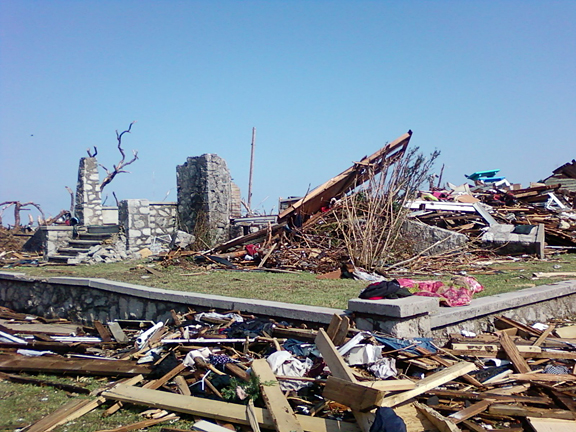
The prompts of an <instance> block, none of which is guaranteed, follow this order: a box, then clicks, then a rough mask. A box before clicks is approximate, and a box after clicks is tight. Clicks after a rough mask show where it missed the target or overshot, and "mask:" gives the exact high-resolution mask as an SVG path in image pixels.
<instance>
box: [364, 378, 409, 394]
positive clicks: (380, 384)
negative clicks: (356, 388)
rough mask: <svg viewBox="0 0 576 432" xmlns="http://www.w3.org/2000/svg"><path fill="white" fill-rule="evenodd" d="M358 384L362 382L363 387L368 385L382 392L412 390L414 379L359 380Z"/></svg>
mask: <svg viewBox="0 0 576 432" xmlns="http://www.w3.org/2000/svg"><path fill="white" fill-rule="evenodd" d="M359 384H362V385H363V386H364V387H370V388H373V389H376V390H380V391H384V392H395V391H404V390H412V389H413V388H414V387H416V384H415V383H414V381H411V380H409V379H398V380H392V379H391V380H380V381H362V382H359Z"/></svg>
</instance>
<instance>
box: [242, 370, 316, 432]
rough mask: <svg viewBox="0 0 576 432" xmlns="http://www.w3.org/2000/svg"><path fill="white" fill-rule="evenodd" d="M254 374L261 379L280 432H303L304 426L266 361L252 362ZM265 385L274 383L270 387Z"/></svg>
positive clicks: (270, 409) (262, 391)
mask: <svg viewBox="0 0 576 432" xmlns="http://www.w3.org/2000/svg"><path fill="white" fill-rule="evenodd" d="M252 373H253V374H254V375H256V376H257V377H258V378H260V391H261V393H262V397H263V399H264V403H266V407H267V408H268V412H269V413H270V416H271V417H272V421H273V422H274V426H275V429H276V430H277V431H278V432H303V431H304V429H302V426H301V425H300V423H299V422H298V419H297V418H296V414H294V412H293V411H292V407H291V406H290V404H289V403H288V401H287V400H286V398H285V397H284V394H283V393H282V390H280V385H279V383H278V381H277V380H276V376H275V375H274V372H272V369H270V365H269V364H268V361H267V360H266V359H259V360H254V361H253V362H252ZM264 383H274V384H273V385H268V384H264Z"/></svg>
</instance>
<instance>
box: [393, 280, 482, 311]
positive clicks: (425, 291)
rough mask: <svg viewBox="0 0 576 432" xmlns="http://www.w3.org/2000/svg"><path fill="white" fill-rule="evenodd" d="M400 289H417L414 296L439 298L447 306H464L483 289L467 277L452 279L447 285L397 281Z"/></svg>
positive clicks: (438, 282)
mask: <svg viewBox="0 0 576 432" xmlns="http://www.w3.org/2000/svg"><path fill="white" fill-rule="evenodd" d="M397 280H398V283H399V284H400V286H401V287H404V288H408V289H411V290H414V289H417V290H418V291H417V292H415V293H414V295H419V296H424V297H440V299H441V300H442V301H443V302H444V303H446V304H447V305H448V306H466V305H468V304H470V302H471V301H472V296H473V295H474V294H476V293H478V292H480V291H482V290H484V287H483V286H482V285H480V284H479V283H478V281H477V280H476V279H474V278H473V277H469V276H466V277H464V276H457V277H454V278H452V280H451V281H450V283H449V284H448V285H444V283H443V282H442V281H432V280H427V281H416V280H413V279H397Z"/></svg>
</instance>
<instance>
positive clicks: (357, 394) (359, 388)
mask: <svg viewBox="0 0 576 432" xmlns="http://www.w3.org/2000/svg"><path fill="white" fill-rule="evenodd" d="M322 396H323V397H324V398H325V399H330V400H333V401H335V402H338V403H341V404H343V405H346V406H348V407H350V408H352V410H355V411H367V410H369V409H372V408H374V407H376V406H378V403H379V402H380V400H381V399H382V398H383V397H384V393H383V392H382V391H380V390H377V389H375V388H370V387H368V386H365V385H363V384H362V383H353V382H350V381H347V380H343V379H340V378H336V377H334V376H331V377H328V380H327V381H326V386H325V387H324V390H323V391H322Z"/></svg>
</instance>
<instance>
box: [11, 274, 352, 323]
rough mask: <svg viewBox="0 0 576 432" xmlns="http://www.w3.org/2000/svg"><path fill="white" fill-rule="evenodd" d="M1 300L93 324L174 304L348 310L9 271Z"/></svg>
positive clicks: (270, 311) (293, 314) (326, 318)
mask: <svg viewBox="0 0 576 432" xmlns="http://www.w3.org/2000/svg"><path fill="white" fill-rule="evenodd" d="M0 305H1V306H4V307H8V308H10V309H12V310H15V311H18V312H22V313H30V314H34V315H39V316H43V317H46V318H66V319H69V320H71V321H73V322H76V323H84V324H88V325H91V324H92V323H93V322H94V320H99V321H101V322H107V321H113V320H115V319H137V320H153V321H160V320H162V321H166V320H168V319H169V318H170V317H171V313H170V311H171V310H172V309H173V310H175V311H177V312H188V311H189V308H192V309H194V310H197V311H199V312H201V311H207V310H217V311H219V312H223V311H230V310H241V311H243V312H245V313H249V314H258V315H259V316H262V317H273V318H276V319H279V320H280V319H287V320H291V321H298V322H307V323H321V324H328V323H330V320H331V319H332V316H333V314H335V313H337V314H342V313H343V312H344V311H342V310H339V309H331V308H324V307H315V306H306V305H293V304H290V303H281V302H272V301H265V300H258V301H254V300H252V299H241V298H233V297H225V296H218V295H209V294H196V293H186V292H181V291H169V290H164V289H159V288H149V287H144V286H140V285H133V284H127V283H122V282H113V281H108V280H105V279H85V278H72V277H54V278H49V279H42V278H34V277H27V276H26V275H24V274H22V273H8V272H0Z"/></svg>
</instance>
